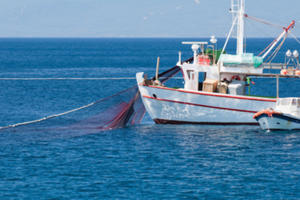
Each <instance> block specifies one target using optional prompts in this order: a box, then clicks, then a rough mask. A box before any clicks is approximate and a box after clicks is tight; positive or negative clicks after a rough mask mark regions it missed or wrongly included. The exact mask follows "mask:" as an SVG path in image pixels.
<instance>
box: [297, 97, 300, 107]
mask: <svg viewBox="0 0 300 200" xmlns="http://www.w3.org/2000/svg"><path fill="white" fill-rule="evenodd" d="M297 107H298V108H300V99H297Z"/></svg>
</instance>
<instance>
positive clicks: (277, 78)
mask: <svg viewBox="0 0 300 200" xmlns="http://www.w3.org/2000/svg"><path fill="white" fill-rule="evenodd" d="M276 96H277V99H278V98H279V75H278V74H277V75H276Z"/></svg>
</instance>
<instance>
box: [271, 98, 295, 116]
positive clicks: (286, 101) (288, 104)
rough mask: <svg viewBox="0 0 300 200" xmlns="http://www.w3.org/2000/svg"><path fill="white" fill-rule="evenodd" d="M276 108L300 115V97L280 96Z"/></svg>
mask: <svg viewBox="0 0 300 200" xmlns="http://www.w3.org/2000/svg"><path fill="white" fill-rule="evenodd" d="M276 110H277V111H280V112H283V113H286V114H291V115H294V116H296V117H300V98H299V97H298V98H294V97H293V98H279V99H277V102H276Z"/></svg>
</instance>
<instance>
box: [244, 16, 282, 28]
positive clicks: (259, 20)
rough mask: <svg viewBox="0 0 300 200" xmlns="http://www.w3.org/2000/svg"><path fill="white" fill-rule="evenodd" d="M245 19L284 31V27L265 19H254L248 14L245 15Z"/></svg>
mask: <svg viewBox="0 0 300 200" xmlns="http://www.w3.org/2000/svg"><path fill="white" fill-rule="evenodd" d="M244 17H245V18H247V19H251V20H253V21H257V22H260V23H262V24H266V25H269V26H273V27H276V28H283V29H284V26H281V25H279V24H274V23H271V22H269V21H266V20H264V19H260V18H257V17H252V16H249V15H247V14H245V15H244Z"/></svg>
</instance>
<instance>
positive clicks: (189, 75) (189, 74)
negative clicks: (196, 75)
mask: <svg viewBox="0 0 300 200" xmlns="http://www.w3.org/2000/svg"><path fill="white" fill-rule="evenodd" d="M186 73H187V75H188V78H189V80H191V74H192V73H193V71H192V70H187V71H186Z"/></svg>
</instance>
